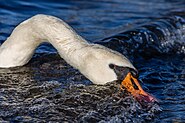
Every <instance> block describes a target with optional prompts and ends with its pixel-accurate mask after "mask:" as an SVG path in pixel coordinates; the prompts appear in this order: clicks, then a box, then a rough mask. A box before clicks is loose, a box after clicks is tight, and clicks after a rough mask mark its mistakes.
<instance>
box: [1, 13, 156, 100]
mask: <svg viewBox="0 0 185 123" xmlns="http://www.w3.org/2000/svg"><path fill="white" fill-rule="evenodd" d="M43 42H49V43H51V44H52V45H53V46H54V47H55V48H56V49H57V51H58V53H59V55H60V56H61V57H62V58H63V59H64V60H65V61H66V62H67V63H68V64H70V65H71V66H73V67H74V68H76V69H78V70H79V71H80V72H81V73H82V74H83V75H84V76H85V77H86V78H88V79H89V80H90V81H92V82H93V83H94V84H101V85H103V84H106V83H108V82H112V81H118V82H120V87H121V88H123V87H124V88H126V89H127V90H128V91H129V92H130V93H131V94H132V95H133V96H134V97H136V98H137V99H138V100H146V101H148V102H153V101H155V100H156V99H155V98H154V97H153V96H151V95H150V94H148V93H147V92H145V91H144V90H143V89H142V87H141V86H140V84H139V82H138V80H137V77H138V72H137V69H136V68H135V67H134V66H133V65H132V64H131V62H130V61H129V60H128V59H127V58H126V57H125V56H123V55H122V54H120V53H118V52H116V51H113V50H111V49H108V48H106V47H104V46H101V45H98V44H91V43H88V42H87V41H86V40H85V39H84V38H82V37H81V36H79V35H78V34H77V33H76V32H75V31H74V30H73V29H72V28H71V27H70V26H69V25H68V24H67V23H65V22H64V21H63V20H61V19H59V18H57V17H54V16H50V15H43V14H38V15H35V16H33V17H31V18H29V19H27V20H25V21H23V22H22V23H20V24H19V25H18V26H17V27H16V28H15V29H14V30H13V32H12V34H11V35H10V37H8V38H7V39H6V41H5V42H4V43H3V44H2V45H1V46H0V68H10V67H16V66H23V65H25V64H27V63H28V62H29V60H30V59H31V57H32V56H33V54H34V51H35V49H36V48H37V47H38V46H39V45H40V44H41V43H43ZM143 97H144V98H143Z"/></svg>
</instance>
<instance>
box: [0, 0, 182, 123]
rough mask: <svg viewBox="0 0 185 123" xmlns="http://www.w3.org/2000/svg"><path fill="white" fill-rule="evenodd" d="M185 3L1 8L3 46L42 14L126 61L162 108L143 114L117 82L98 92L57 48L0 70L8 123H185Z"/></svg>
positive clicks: (44, 3)
mask: <svg viewBox="0 0 185 123" xmlns="http://www.w3.org/2000/svg"><path fill="white" fill-rule="evenodd" d="M184 6H185V1H183V0H181V1H178V0H163V1H161V0H152V1H147V0H140V1H139V0H132V1H130V0H124V1H122V0H93V1H85V0H78V1H74V0H73V1H72V0H66V1H65V0H63V1H62V2H60V1H57V0H55V1H53V0H40V1H35V0H31V1H29V2H27V1H23V0H14V1H7V0H1V1H0V8H1V9H0V43H3V41H4V40H5V39H6V38H7V37H8V36H9V35H10V33H11V31H12V29H13V28H14V27H15V26H16V25H17V24H18V23H20V22H21V21H23V20H25V19H27V18H29V17H31V16H33V15H35V14H39V13H43V14H50V15H54V16H57V17H59V18H62V19H63V20H65V21H66V22H67V23H69V24H70V25H71V26H72V27H73V28H74V29H75V30H76V31H77V32H78V33H79V34H80V35H82V36H83V37H85V38H86V39H88V40H89V41H90V42H96V43H99V44H102V45H104V46H107V47H109V48H111V49H114V50H117V51H118V52H121V53H122V54H124V55H126V56H127V57H128V58H129V59H130V60H131V61H132V63H133V64H134V65H135V66H136V67H137V69H138V70H139V73H140V77H139V79H140V81H141V84H142V86H143V88H144V89H145V90H147V91H148V92H149V93H151V94H153V95H154V96H155V97H156V98H158V99H159V100H160V101H159V104H153V105H150V106H148V107H142V106H141V105H140V104H139V103H138V102H137V101H136V100H135V99H134V98H133V97H132V96H131V95H130V94H128V93H127V92H126V91H123V92H122V93H120V92H119V90H118V87H117V86H119V85H117V84H115V83H114V82H112V83H109V84H108V85H105V86H97V85H92V83H91V82H90V81H89V80H87V79H86V78H85V77H84V76H83V75H81V74H80V73H79V72H78V71H77V70H75V69H73V68H72V67H71V66H69V65H68V64H67V63H66V62H65V61H64V60H63V59H61V58H60V57H59V56H58V55H57V53H56V50H55V49H54V48H53V47H52V46H51V45H49V44H43V45H42V46H40V47H39V48H38V49H37V50H36V54H35V55H34V57H33V59H32V60H31V61H30V63H29V64H28V65H26V66H23V67H18V68H12V69H1V70H0V120H1V121H2V122H49V121H53V122H56V121H58V122H62V121H68V122H118V123H119V122H129V123H130V122H135V123H136V122H137V123H138V122H164V123H165V122H185V117H184V114H185V108H184V107H185V101H184V99H185V96H184V93H185V83H184V80H185V79H184V78H185V57H184V56H185V20H184V18H185V8H184Z"/></svg>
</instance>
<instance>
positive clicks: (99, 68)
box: [81, 46, 156, 102]
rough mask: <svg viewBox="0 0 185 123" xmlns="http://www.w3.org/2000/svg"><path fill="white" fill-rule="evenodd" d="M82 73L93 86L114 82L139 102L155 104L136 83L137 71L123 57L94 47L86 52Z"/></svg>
mask: <svg viewBox="0 0 185 123" xmlns="http://www.w3.org/2000/svg"><path fill="white" fill-rule="evenodd" d="M86 52H87V54H88V55H87V56H86V59H85V60H84V61H85V62H84V64H83V69H82V71H81V72H82V73H83V74H84V75H85V76H86V77H87V78H89V79H90V80H91V81H92V82H93V83H95V84H106V83H107V82H112V81H116V82H119V83H120V87H121V88H126V89H127V91H129V92H130V93H131V94H132V95H133V96H134V97H135V98H136V99H137V100H138V101H139V102H143V101H144V102H155V101H156V99H155V98H154V97H152V96H151V95H150V94H148V93H147V92H145V91H144V90H143V89H142V87H141V86H140V84H139V82H138V71H137V69H136V68H135V67H134V66H133V65H132V64H131V62H130V61H129V60H128V59H127V58H126V57H124V56H123V55H121V54H119V53H117V52H115V51H112V50H110V49H107V48H102V47H99V46H94V47H93V48H92V49H89V50H86Z"/></svg>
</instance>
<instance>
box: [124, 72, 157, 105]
mask: <svg viewBox="0 0 185 123" xmlns="http://www.w3.org/2000/svg"><path fill="white" fill-rule="evenodd" d="M123 86H124V87H125V88H126V89H127V91H129V92H130V93H131V94H132V95H133V96H134V97H135V98H136V99H137V100H138V101H139V102H140V103H151V102H152V103H153V102H158V101H157V99H156V98H155V97H153V96H152V95H150V94H149V93H147V92H145V91H144V90H143V89H142V88H141V85H140V84H139V82H138V80H137V79H136V78H134V77H133V76H132V75H131V73H130V72H129V73H128V74H127V76H126V77H125V79H124V80H123V81H122V83H121V88H122V87H123Z"/></svg>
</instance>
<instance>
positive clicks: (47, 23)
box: [0, 15, 88, 68]
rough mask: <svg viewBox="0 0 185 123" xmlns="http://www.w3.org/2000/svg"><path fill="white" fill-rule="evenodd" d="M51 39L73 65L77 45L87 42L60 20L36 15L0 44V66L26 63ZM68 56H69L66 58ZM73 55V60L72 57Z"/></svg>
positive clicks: (78, 46)
mask: <svg viewBox="0 0 185 123" xmlns="http://www.w3.org/2000/svg"><path fill="white" fill-rule="evenodd" d="M42 42H49V43H51V44H52V45H53V46H54V47H55V48H56V49H57V51H58V52H59V54H60V56H61V57H62V58H64V59H65V60H66V61H68V63H69V64H70V65H72V66H73V67H78V65H77V63H78V64H79V61H78V62H76V60H78V57H80V56H78V54H79V53H77V52H78V51H79V49H81V48H83V47H86V46H87V45H88V43H87V42H86V41H85V40H84V39H83V38H82V37H80V36H79V35H77V34H76V32H75V31H74V30H73V29H72V28H71V27H69V26H68V25H67V24H66V23H65V22H63V21H62V20H60V19H58V18H55V17H52V16H47V15H36V16H34V17H32V18H30V19H28V20H26V21H24V22H22V23H21V24H19V25H18V26H17V27H16V28H15V29H14V30H13V32H12V34H11V36H10V37H9V38H8V39H7V40H6V41H5V42H4V43H3V44H2V45H1V47H0V67H4V68H7V67H15V66H22V65H24V64H26V63H27V62H28V61H29V60H30V59H31V57H32V55H33V54H34V51H35V49H36V48H37V47H38V46H39V45H40V44H41V43H42ZM69 57H70V58H69ZM71 59H72V60H71Z"/></svg>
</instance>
